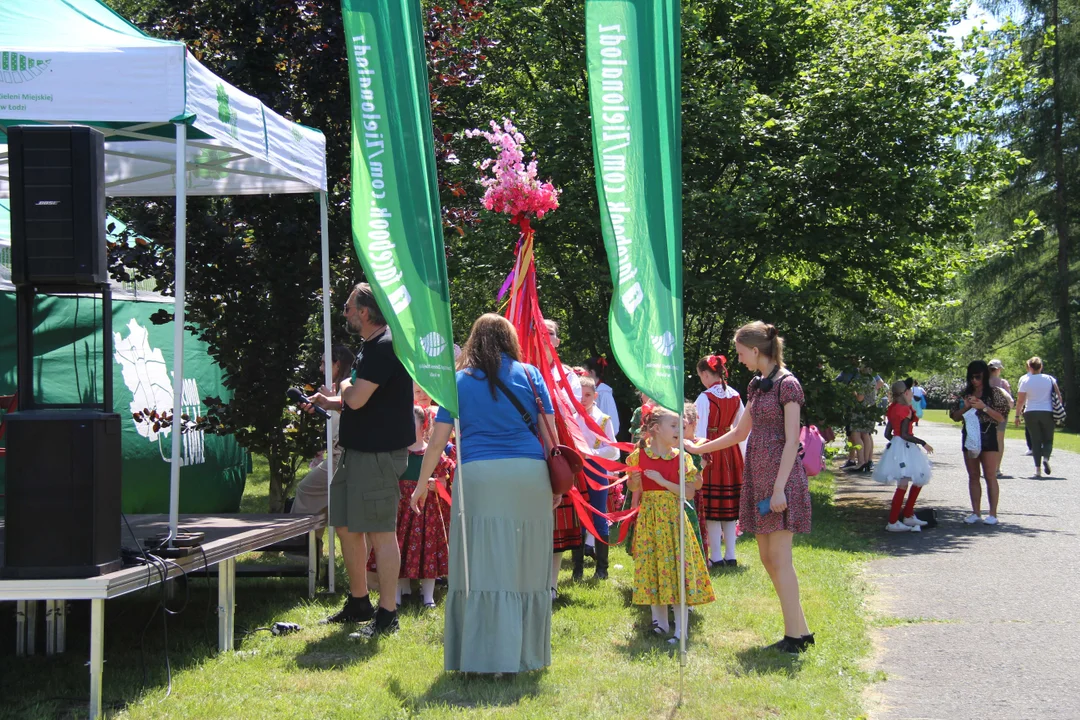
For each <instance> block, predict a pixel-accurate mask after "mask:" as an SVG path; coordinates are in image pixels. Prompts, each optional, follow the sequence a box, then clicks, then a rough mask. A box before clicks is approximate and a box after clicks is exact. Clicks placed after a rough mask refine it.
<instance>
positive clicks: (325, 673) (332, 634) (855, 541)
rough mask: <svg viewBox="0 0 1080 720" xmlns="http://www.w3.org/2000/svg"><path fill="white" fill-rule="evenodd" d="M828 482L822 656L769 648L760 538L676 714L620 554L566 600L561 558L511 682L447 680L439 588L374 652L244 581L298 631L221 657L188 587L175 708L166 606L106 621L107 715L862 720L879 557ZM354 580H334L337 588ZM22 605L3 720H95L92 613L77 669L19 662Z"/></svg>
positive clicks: (821, 547)
mask: <svg viewBox="0 0 1080 720" xmlns="http://www.w3.org/2000/svg"><path fill="white" fill-rule="evenodd" d="M262 467H263V468H265V465H263V466H262ZM832 483H833V480H832V477H831V476H830V475H828V474H822V475H821V476H819V477H818V478H816V479H815V480H814V482H813V493H814V532H813V533H812V534H810V535H807V536H799V539H798V543H797V546H796V548H795V564H796V568H797V569H798V571H799V574H800V579H801V581H802V592H803V602H804V605H805V609H806V614H807V617H808V619H809V621H810V625H811V628H812V629H813V630H814V631H815V632H816V634H817V638H818V644H817V646H816V647H814V648H813V649H812V650H811V651H810V652H808V653H806V654H805V655H803V656H801V657H799V658H797V659H792V658H788V657H786V656H784V657H781V656H779V655H776V654H773V653H768V652H764V651H761V650H759V649H758V648H759V647H760V646H762V645H764V644H767V643H770V642H773V641H775V640H777V639H779V638H780V636H781V635H782V629H783V628H782V622H781V617H780V607H779V604H778V602H777V600H776V597H775V595H774V594H773V590H772V586H771V585H770V583H769V580H768V577H767V576H766V574H765V572H764V570H763V569H762V567H761V564H760V562H759V561H758V560H757V549H756V546H755V542H754V539H753V538H752V537H751V536H748V535H747V536H743V538H742V539H741V541H740V543H741V548H740V552H739V560H740V562H741V563H742V565H741V566H740V567H739V568H738V569H729V570H724V571H719V572H716V573H715V574H714V576H713V582H714V585H715V589H716V594H717V597H718V600H717V602H715V603H713V604H711V605H709V606H706V607H705V608H703V609H700V610H699V611H698V612H696V613H694V615H693V618H692V620H691V636H690V637H691V642H690V644H689V646H688V650H689V653H688V662H687V666H686V671H685V678H684V681H683V685H682V698H683V701H682V705H681V707H678V709H676V705H677V701H678V697H679V687H680V682H679V664H678V660H677V657H676V656H674V655H673V654H672V650H671V648H670V646H669V645H667V643H666V642H664V640H662V639H654V636H652V635H651V634H649V633H646V631H645V629H644V628H645V626H646V624H647V622H648V610H647V609H645V608H637V607H634V606H632V605H630V602H629V600H630V594H631V584H632V573H633V567H632V561H631V560H630V559H629V558H628V557H627V556H626V555H625V554H624V553H623V552H622V550H621V549H620V550H615V551H613V553H612V558H611V561H612V577H611V580H610V581H609V582H606V583H599V584H596V583H592V582H585V583H581V584H576V585H575V584H572V583H571V582H570V578H569V575H570V567H569V554H567V558H566V561H565V562H564V568H563V577H562V578H561V580H562V585H561V588H560V589H561V591H562V597H561V598H560V600H559V601H558V602H557V603H556V606H555V610H554V616H553V620H552V645H553V647H552V658H553V664H552V666H551V667H550V668H548V669H547V670H546V671H545V672H539V673H531V674H526V675H521V676H517V677H504V678H502V679H494V678H485V677H468V678H467V677H463V676H460V675H456V674H445V673H443V672H442V643H441V639H442V597H441V589H440V591H439V592H440V594H437V595H436V600H437V601H439V603H440V607H439V608H438V609H437V610H434V611H432V612H430V613H421V612H419V611H418V610H417V609H415V608H413V607H408V608H407V609H404V610H403V613H402V619H401V631H400V632H399V633H398V634H397V635H395V636H393V637H391V638H389V639H386V640H383V641H382V642H381V643H365V642H363V641H353V640H350V639H348V637H347V633H345V632H343V631H342V630H341V629H339V628H337V627H326V626H320V625H318V624H317V622H318V620H319V619H320V618H322V617H325V616H326V615H327V614H329V613H330V612H331V611H333V610H335V609H336V608H337V607H338V605H339V603H340V600H339V598H337V597H327V596H320V597H319V598H317V599H316V600H315V601H309V600H308V599H307V598H306V582H305V581H303V580H295V579H289V580H279V581H275V580H248V581H245V580H241V581H240V582H239V588H238V597H237V616H236V623H237V628H238V633H240V632H244V631H249V630H251V629H253V628H258V627H264V626H267V625H270V624H272V623H273V622H275V621H278V620H288V621H293V622H297V623H300V624H301V625H302V626H303V629H302V630H301V632H299V633H297V634H295V635H290V636H287V637H280V638H277V637H272V636H271V635H270V634H269V633H267V632H252V633H251V634H247V635H243V636H242V637H238V640H237V647H238V652H235V653H232V654H227V655H218V654H217V652H216V632H217V622H216V618H215V617H214V616H213V615H212V614H211V611H212V610H211V609H212V607H213V606H214V605H215V604H216V587H215V585H216V583H215V582H213V581H211V582H210V583H209V585H208V583H207V581H206V580H204V579H201V578H200V579H192V580H191V581H190V583H189V584H188V592H189V596H188V597H185V592H184V590H183V588H180V589H179V592H178V593H177V594H176V597H175V598H174V599H173V600H171V601H170V602H169V607H170V608H171V609H174V610H181V608H182V607H183V609H182V611H181V612H180V613H179V614H178V615H175V616H170V617H169V619H168V635H169V639H168V653H169V660H170V661H171V664H172V691H171V695H170V696H169V697H166V676H165V656H164V647H165V644H164V642H163V638H162V620H161V615H160V614H158V615H156V616H153V617H152V615H154V610H155V608H156V604H157V598H158V597H159V596H160V594H159V592H158V591H157V590H153V591H149V592H142V593H136V594H133V595H131V596H127V597H124V598H120V599H117V600H112V601H109V602H108V603H106V609H105V614H106V623H107V634H106V647H105V659H106V664H105V675H104V694H105V700H106V702H107V704H108V706H109V711H108V714H109V717H115V718H177V719H178V720H196V719H200V718H206V719H207V720H211V719H213V720H219V719H221V718H229V719H241V718H260V719H261V718H343V719H344V718H348V719H349V720H355V719H358V718H362V719H367V718H373V719H374V718H452V717H453V718H457V717H477V718H479V717H483V718H489V717H498V718H573V719H574V720H584V719H586V718H610V717H620V718H629V719H632V720H637V719H638V718H658V717H664V718H673V717H683V718H710V719H719V718H766V717H768V718H776V717H779V718H785V719H792V718H857V717H860V716H861V715H862V691H863V690H864V688H865V687H866V685H867V684H868V683H870V682H871V681H872V680H873V679H874V677H873V674H872V672H871V671H869V670H868V669H867V658H868V656H869V653H870V639H869V633H868V628H869V625H870V624H871V618H869V617H868V612H867V610H866V608H865V607H864V596H865V592H866V590H867V588H866V586H865V585H864V581H863V579H862V576H861V569H862V566H863V564H864V562H865V561H866V560H868V559H869V558H871V557H872V551H871V547H870V542H869V540H868V539H867V538H868V536H867V535H864V534H860V533H859V532H858V529H857V527H858V526H857V523H855V522H853V519H852V517H851V516H850V515H849V514H848V513H847V512H846V511H844V510H840V509H838V508H836V507H835V506H834V504H833V501H832V497H833V485H832ZM266 494H267V483H266V476H265V473H264V472H263V473H260V472H259V466H258V465H256V474H255V476H254V477H253V478H251V479H249V483H248V488H247V491H246V497H245V500H244V508H245V510H256V509H263V508H265V507H266V505H265V498H266ZM587 563H588V564H587V567H586V577H588V576H589V575H591V561H587ZM343 577H344V573H343V572H342V571H341V570H340V568H339V574H338V578H339V588H340V587H341V586H342V585H343V584H344V583H342V582H341V579H342V578H343ZM185 599H186V601H187V602H186V603H185ZM11 605H12V604H8V605H5V606H3V607H2V608H0V642H2V643H3V649H2V650H0V698H3V702H2V703H0V718H19V719H20V720H25V719H28V718H53V717H84V716H85V707H86V706H85V702H86V692H87V686H88V683H87V679H88V678H87V669H86V665H85V663H86V660H87V656H86V648H87V638H88V626H89V608H88V603H77V604H75V605H74V607H73V608H72V611H71V618H70V620H69V627H68V652H67V654H65V655H63V656H60V657H57V658H45V657H42V656H40V655H39V656H36V657H32V658H28V659H16V658H14V657H13V656H12V655H11V648H12V647H13V645H14V643H13V639H12V637H11V635H10V633H11V629H12V626H13V625H14V623H13V621H12V608H11V607H10V606H11ZM144 628H146V631H145V636H143V630H144ZM141 637H144V640H142V641H141V640H140V638H141ZM40 642H41V641H40V640H39V643H40ZM39 647H40V645H39ZM140 648H142V649H143V650H144V651H145V652H144V653H143V652H141V651H140ZM142 657H145V665H143V664H142V663H143V661H142V660H141V658H142ZM144 669H145V677H144Z"/></svg>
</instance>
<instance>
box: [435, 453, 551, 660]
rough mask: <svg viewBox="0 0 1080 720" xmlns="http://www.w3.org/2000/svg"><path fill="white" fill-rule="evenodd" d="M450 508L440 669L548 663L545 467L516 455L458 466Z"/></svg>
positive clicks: (548, 559)
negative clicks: (463, 531)
mask: <svg viewBox="0 0 1080 720" xmlns="http://www.w3.org/2000/svg"><path fill="white" fill-rule="evenodd" d="M463 495H464V502H465V530H466V538H465V540H466V542H467V543H468V549H469V593H468V596H466V593H465V553H464V551H463V547H462V539H461V522H462V519H461V502H462V496H463ZM451 513H452V517H451V521H450V563H449V569H450V577H449V589H448V593H447V596H446V628H445V632H444V634H443V663H444V666H445V668H446V669H447V670H460V671H462V672H475V673H496V672H510V673H515V672H525V671H528V670H537V669H539V668H542V667H546V666H547V665H550V664H551V589H550V587H549V584H550V581H551V543H552V532H553V516H552V511H551V483H550V481H549V480H548V472H547V465H546V464H545V463H544V462H543V461H542V460H528V459H522V458H514V459H508V460H479V461H476V462H469V463H465V464H464V465H462V466H461V468H460V469H459V470H458V475H457V478H456V479H455V481H454V492H453V504H452V507H451Z"/></svg>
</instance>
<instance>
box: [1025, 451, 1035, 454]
mask: <svg viewBox="0 0 1080 720" xmlns="http://www.w3.org/2000/svg"><path fill="white" fill-rule="evenodd" d="M1024 454H1025V455H1032V454H1034V453H1032V452H1031V451H1030V450H1028V451H1027V452H1026V453H1024Z"/></svg>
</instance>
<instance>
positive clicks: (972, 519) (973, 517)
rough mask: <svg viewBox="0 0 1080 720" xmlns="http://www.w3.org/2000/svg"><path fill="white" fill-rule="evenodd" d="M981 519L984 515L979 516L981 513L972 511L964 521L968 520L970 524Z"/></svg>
mask: <svg viewBox="0 0 1080 720" xmlns="http://www.w3.org/2000/svg"><path fill="white" fill-rule="evenodd" d="M980 520H982V517H981V516H979V515H976V514H975V513H971V514H970V515H968V516H967V517H966V518H964V522H966V523H967V524H968V525H974V524H975V523H977V522H979V521H980Z"/></svg>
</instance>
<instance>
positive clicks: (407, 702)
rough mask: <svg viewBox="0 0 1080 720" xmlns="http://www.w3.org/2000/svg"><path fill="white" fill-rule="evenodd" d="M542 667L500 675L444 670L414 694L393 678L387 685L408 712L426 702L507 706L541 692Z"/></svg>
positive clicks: (438, 705)
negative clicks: (425, 689) (423, 688)
mask: <svg viewBox="0 0 1080 720" xmlns="http://www.w3.org/2000/svg"><path fill="white" fill-rule="evenodd" d="M544 673H545V671H544V670H534V671H532V672H524V673H505V674H503V675H501V676H499V677H496V676H495V675H493V674H485V673H458V672H444V673H442V674H441V675H439V677H438V678H437V679H436V680H435V682H434V683H432V684H431V686H430V687H428V689H427V691H426V692H424V694H422V695H413V694H410V693H409V692H407V691H405V690H404V689H403V688H402V687H401V683H400V682H399V681H398V680H397V679H396V678H392V679H391V680H390V681H389V683H388V685H387V689H388V691H389V692H390V694H391V695H393V696H394V697H395V698H397V700H398V702H400V703H401V704H402V706H403V707H405V708H406V709H408V710H409V712H410V714H411V713H415V712H419V711H421V710H423V709H425V708H427V707H429V706H434V707H444V706H447V705H449V706H450V707H459V708H483V707H508V706H512V705H517V704H518V703H519V702H521V701H522V700H523V699H525V698H530V697H535V696H537V695H539V693H540V681H541V680H542V679H543V677H544Z"/></svg>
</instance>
